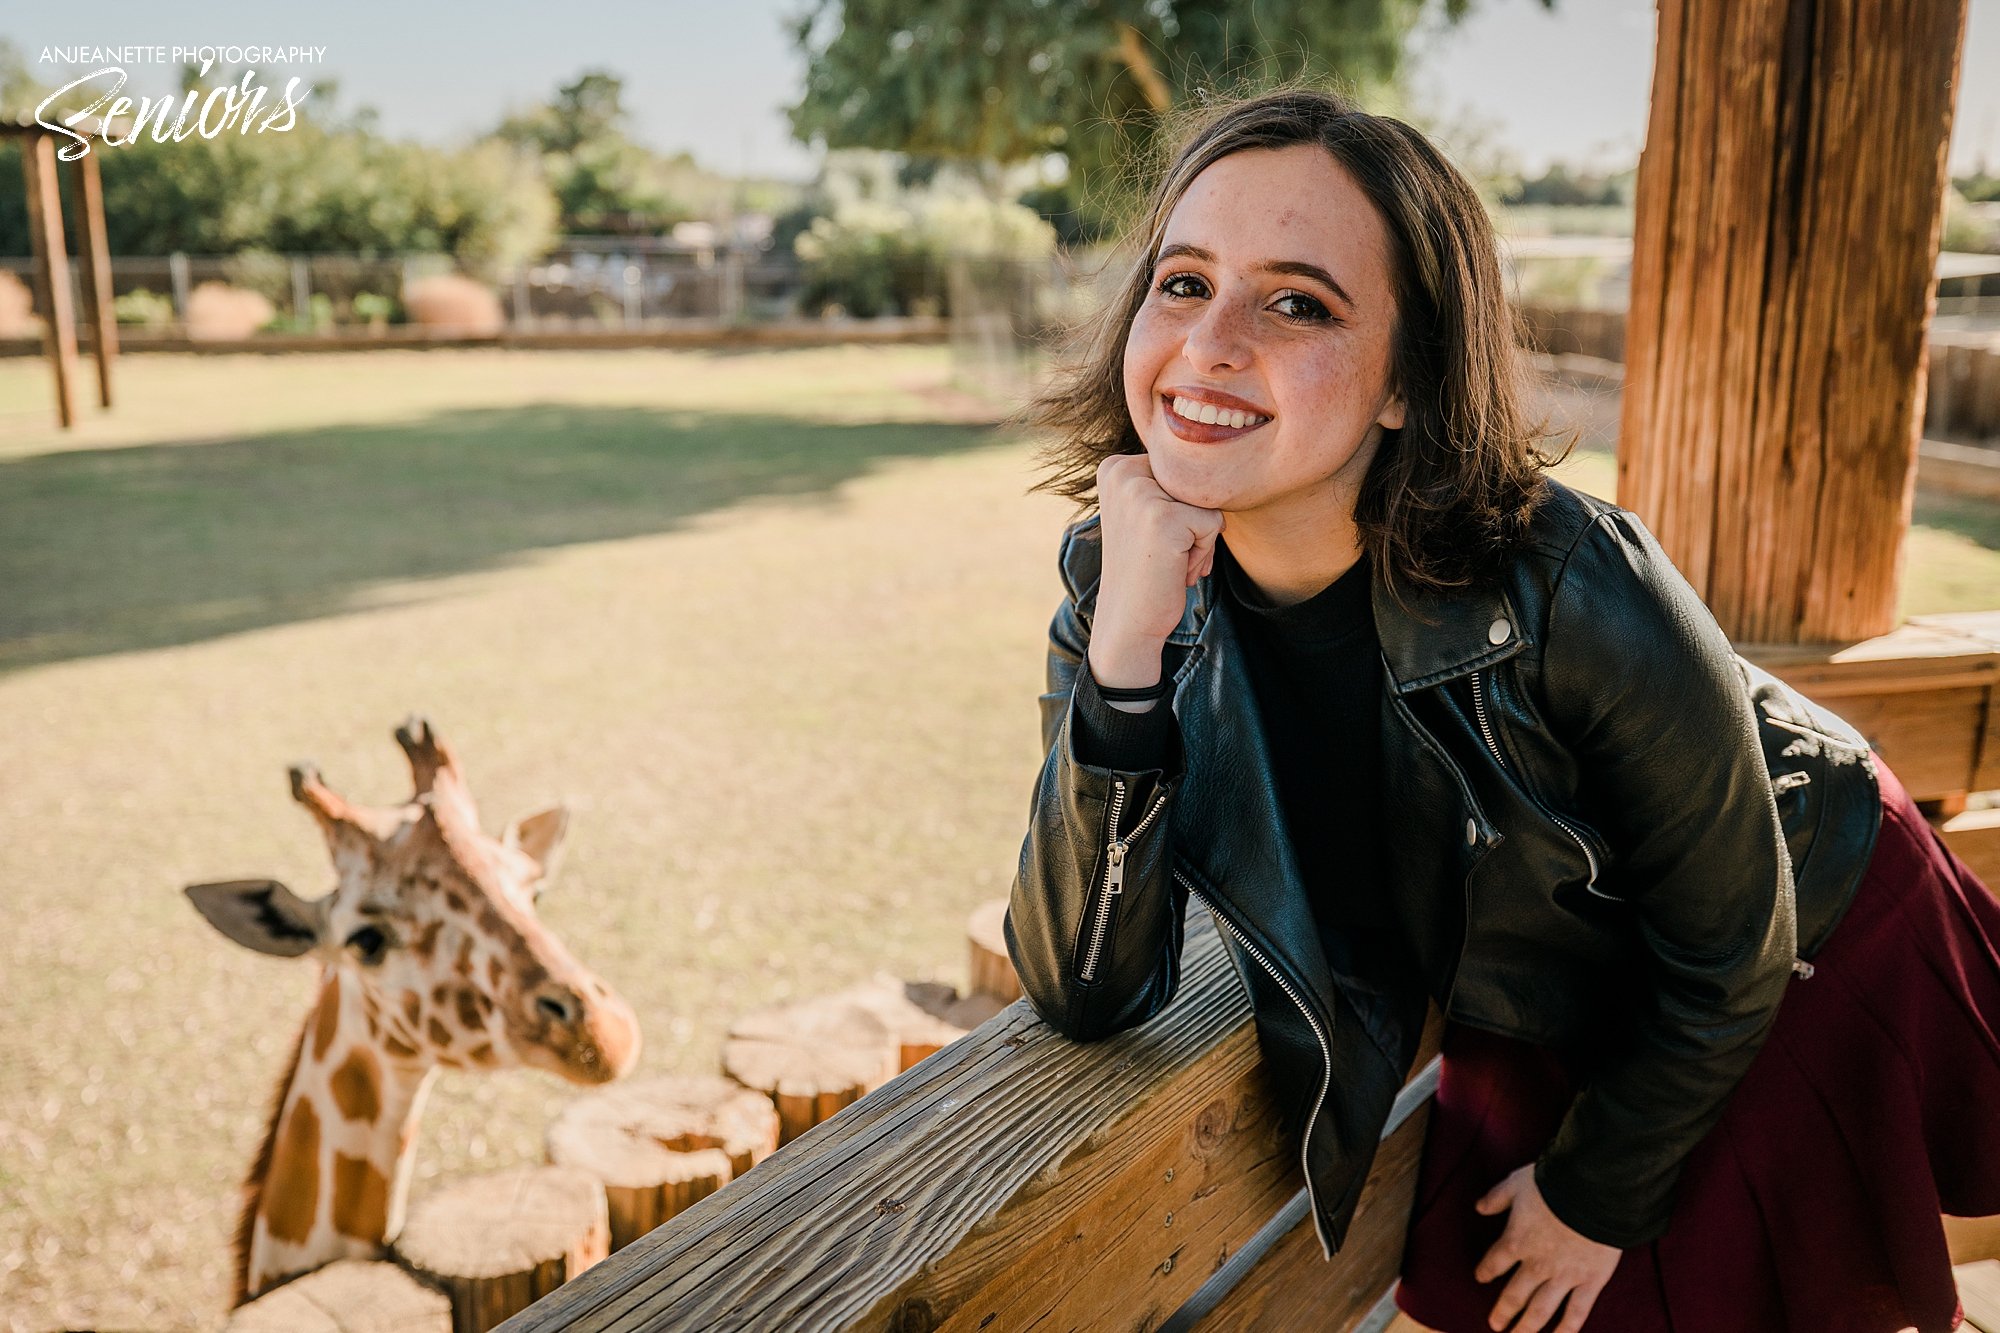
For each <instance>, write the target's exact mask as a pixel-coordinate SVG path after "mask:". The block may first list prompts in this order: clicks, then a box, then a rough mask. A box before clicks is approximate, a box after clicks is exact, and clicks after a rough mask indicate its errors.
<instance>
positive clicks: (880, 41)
mask: <svg viewBox="0 0 2000 1333" xmlns="http://www.w3.org/2000/svg"><path fill="white" fill-rule="evenodd" d="M1472 3H1473V0H1258V3H1255V4H1251V5H1243V4H1240V3H1233V2H1232V0H812V3H811V5H810V7H809V8H808V9H807V10H806V12H805V13H804V14H803V15H802V16H801V17H800V18H799V19H798V20H797V21H796V24H795V26H794V29H793V37H794V40H795V41H796V42H797V44H798V46H799V48H800V49H801V50H802V51H803V52H804V54H805V56H806V62H807V70H806V88H805V93H804V95H803V96H802V97H801V98H800V100H799V102H798V103H797V105H795V106H793V107H792V108H791V109H790V116H791V123H792V130H793V133H794V134H796V135H797V136H798V137H799V138H800V139H801V140H803V141H805V142H811V141H813V140H815V139H817V140H820V141H822V142H823V143H825V145H826V146H827V147H829V148H886V149H895V150H898V151H901V152H906V153H912V154H916V155H919V156H936V157H947V158H959V159H968V160H975V161H979V160H983V161H989V162H995V163H1012V162H1021V161H1025V160H1028V159H1031V158H1035V157H1039V156H1042V155H1045V154H1059V155H1060V156H1061V157H1062V158H1063V159H1064V161H1065V162H1066V163H1067V165H1068V168H1069V177H1070V182H1071V185H1070V189H1069V193H1070V197H1071V198H1072V199H1073V200H1075V201H1076V202H1077V203H1078V204H1080V205H1081V207H1082V209H1083V211H1084V212H1085V213H1086V214H1087V215H1089V216H1090V217H1091V218H1092V219H1093V220H1094V221H1095V222H1096V223H1097V224H1098V225H1099V226H1100V227H1101V226H1102V225H1104V224H1107V223H1110V222H1113V221H1115V219H1116V218H1117V217H1118V215H1119V214H1120V213H1121V212H1122V211H1123V210H1124V208H1125V207H1126V205H1127V204H1128V203H1129V201H1130V173H1129V172H1127V171H1126V170H1125V167H1126V166H1127V164H1129V163H1132V162H1134V161H1136V160H1143V159H1142V158H1140V157H1139V156H1138V155H1140V154H1143V153H1144V152H1145V151H1146V150H1148V149H1149V148H1150V147H1152V140H1153V136H1154V133H1155V131H1156V130H1157V128H1158V127H1159V125H1160V124H1161V122H1162V118H1163V117H1164V116H1165V115H1166V114H1167V113H1169V112H1171V111H1173V110H1174V109H1176V108H1178V107H1181V106H1184V105H1186V104H1187V103H1189V102H1190V101H1193V100H1199V99H1200V98H1201V97H1202V96H1203V95H1204V94H1205V93H1206V92H1210V91H1216V92H1247V91H1252V90H1255V89H1257V88H1262V87H1269V86H1271V85H1273V84H1276V83H1280V82H1283V81H1286V80H1290V79H1296V78H1301V77H1303V78H1316V79H1338V80H1339V81H1341V82H1342V83H1344V84H1345V85H1346V86H1347V87H1348V88H1349V89H1350V90H1351V91H1353V92H1354V93H1356V94H1357V95H1359V96H1360V97H1361V98H1362V99H1363V100H1364V101H1366V102H1371V103H1379V102H1381V101H1383V100H1385V99H1393V98H1394V96H1395V94H1396V93H1397V92H1399V90H1400V75H1401V74H1402V70H1403V53H1404V50H1405V47H1406V45H1407V43H1408V40H1409V38H1410V36H1411V34H1412V33H1413V32H1414V31H1415V30H1416V28H1417V26H1418V24H1419V23H1420V22H1422V21H1424V20H1425V19H1426V18H1427V17H1430V16H1431V15H1433V14H1435V15H1437V16H1439V17H1441V18H1442V19H1443V21H1445V22H1447V23H1457V22H1459V21H1461V20H1462V19H1464V18H1465V16H1466V15H1467V14H1468V13H1469V12H1470V10H1471V8H1472ZM1540 3H1541V4H1542V5H1543V6H1544V7H1545V8H1553V3H1554V0H1540Z"/></svg>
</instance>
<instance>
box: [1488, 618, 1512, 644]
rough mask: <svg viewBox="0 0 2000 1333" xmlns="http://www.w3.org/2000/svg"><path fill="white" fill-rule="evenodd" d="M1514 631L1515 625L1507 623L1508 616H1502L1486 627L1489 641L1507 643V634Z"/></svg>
mask: <svg viewBox="0 0 2000 1333" xmlns="http://www.w3.org/2000/svg"><path fill="white" fill-rule="evenodd" d="M1513 632H1514V627H1513V626H1512V625H1510V624H1508V623H1507V617H1505V616H1502V617H1500V618H1499V619H1498V620H1496V621H1494V622H1493V623H1492V624H1491V625H1488V626H1487V627H1486V638H1487V641H1488V642H1489V643H1505V642H1507V636H1508V635H1509V634H1512V633H1513Z"/></svg>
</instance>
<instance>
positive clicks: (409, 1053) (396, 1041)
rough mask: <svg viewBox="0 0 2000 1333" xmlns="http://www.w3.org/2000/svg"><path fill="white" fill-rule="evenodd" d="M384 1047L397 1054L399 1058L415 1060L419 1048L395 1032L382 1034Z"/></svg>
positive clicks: (394, 1054) (390, 1052)
mask: <svg viewBox="0 0 2000 1333" xmlns="http://www.w3.org/2000/svg"><path fill="white" fill-rule="evenodd" d="M382 1049H383V1050H385V1051H387V1052H388V1053H389V1054H391V1055H393V1056H395V1057H396V1058H397V1059H398V1060H414V1059H416V1058H417V1048H416V1047H414V1046H412V1045H410V1044H409V1043H408V1042H406V1041H404V1040H403V1039H402V1038H401V1037H399V1036H397V1035H396V1034H395V1033H393V1032H385V1033H383V1034H382Z"/></svg>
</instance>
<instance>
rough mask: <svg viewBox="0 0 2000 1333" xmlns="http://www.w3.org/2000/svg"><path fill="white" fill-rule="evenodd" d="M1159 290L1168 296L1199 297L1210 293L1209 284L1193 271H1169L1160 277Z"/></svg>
mask: <svg viewBox="0 0 2000 1333" xmlns="http://www.w3.org/2000/svg"><path fill="white" fill-rule="evenodd" d="M1159 291H1160V292H1161V293H1162V294H1164V295H1166V296H1179V297H1183V298H1187V299H1199V298H1200V297H1202V296H1205V295H1207V294H1208V285H1207V284H1206V283H1204V282H1203V281H1202V280H1201V279H1200V278H1198V277H1196V276H1195V275H1194V274H1192V273H1169V274H1168V275H1167V276H1166V277H1164V278H1162V279H1160V285H1159Z"/></svg>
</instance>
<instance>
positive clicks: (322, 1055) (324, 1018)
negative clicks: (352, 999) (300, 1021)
mask: <svg viewBox="0 0 2000 1333" xmlns="http://www.w3.org/2000/svg"><path fill="white" fill-rule="evenodd" d="M339 1030H340V987H338V986H328V987H327V988H326V989H325V990H324V991H322V992H321V993H320V998H319V1014H318V1016H317V1017H316V1018H315V1019H314V1021H313V1059H315V1060H324V1059H326V1049H327V1047H329V1046H331V1045H333V1034H334V1033H336V1032H338V1031H339Z"/></svg>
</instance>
